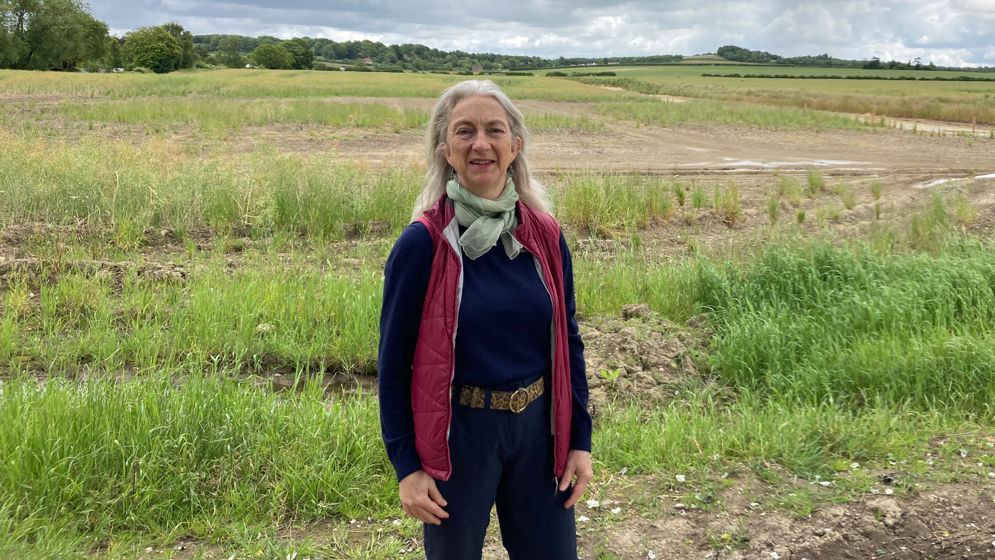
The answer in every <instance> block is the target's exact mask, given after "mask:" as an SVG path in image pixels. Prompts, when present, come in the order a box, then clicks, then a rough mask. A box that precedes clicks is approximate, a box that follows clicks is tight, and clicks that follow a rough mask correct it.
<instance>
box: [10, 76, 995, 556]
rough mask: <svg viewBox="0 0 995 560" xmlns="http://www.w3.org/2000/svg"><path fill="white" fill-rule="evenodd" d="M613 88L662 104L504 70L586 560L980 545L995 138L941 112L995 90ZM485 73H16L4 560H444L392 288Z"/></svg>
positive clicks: (993, 301) (993, 266)
mask: <svg viewBox="0 0 995 560" xmlns="http://www.w3.org/2000/svg"><path fill="white" fill-rule="evenodd" d="M577 70H578V71H582V69H577ZM600 70H612V71H617V72H618V76H617V78H632V79H633V80H637V81H638V82H640V83H643V84H645V83H649V84H655V86H659V87H662V88H670V89H665V90H655V89H654V90H652V91H650V90H646V88H645V87H643V86H638V85H637V86H633V85H632V84H631V83H624V84H622V85H623V86H627V88H626V87H622V86H620V85H618V84H619V82H612V81H610V80H611V78H606V79H604V80H601V79H592V80H590V81H589V83H582V82H581V81H577V80H571V79H566V78H548V77H542V76H536V77H511V76H495V77H493V79H494V80H495V81H496V82H497V83H499V84H500V85H502V87H505V89H506V91H508V93H509V94H510V95H511V96H512V97H513V98H514V99H515V102H516V104H517V105H518V106H519V108H520V109H521V110H522V111H523V113H524V114H525V117H526V121H527V123H528V124H529V126H530V127H531V129H532V130H533V133H534V135H533V144H532V146H531V150H532V153H531V159H532V162H533V164H534V166H535V168H536V171H537V175H538V178H539V179H540V180H541V181H543V182H544V183H545V184H546V185H548V186H549V188H550V190H551V192H552V194H553V198H554V201H555V214H556V217H557V218H558V219H559V220H560V223H561V225H562V227H563V229H564V232H565V234H566V238H567V240H568V242H569V245H570V249H571V252H572V255H573V260H574V274H575V282H576V290H577V299H578V301H577V303H578V313H579V317H580V325H581V332H582V334H583V336H584V340H585V345H586V352H585V356H586V360H587V366H588V378H589V383H590V386H591V409H592V414H593V416H594V418H595V433H594V459H595V471H596V477H595V481H594V482H593V484H592V486H591V487H590V489H589V491H588V495H587V496H586V497H585V499H584V501H582V502H581V503H580V504H579V505H578V507H577V515H578V519H579V522H578V534H579V543H580V550H581V554H582V555H583V557H584V558H597V559H600V560H608V559H636V558H647V557H649V553H650V552H652V553H653V554H654V555H655V556H656V557H658V558H675V559H680V560H684V559H692V558H694V559H699V558H704V557H706V555H709V554H711V556H709V557H711V558H729V559H738V558H759V557H773V556H772V553H774V554H777V555H778V556H779V557H781V558H796V559H797V558H808V559H809V560H819V559H830V558H840V557H871V556H875V557H888V558H891V557H894V558H951V559H952V558H965V557H966V558H986V557H989V555H990V552H989V551H990V550H991V547H992V541H993V539H995V537H993V535H995V516H993V515H992V513H991V512H992V511H993V506H995V412H993V410H992V408H991V403H992V402H995V330H993V328H992V325H995V256H993V253H992V251H991V243H992V241H993V239H992V237H993V229H992V228H993V226H995V213H993V210H995V158H993V154H995V132H992V130H993V129H995V122H990V121H987V120H985V119H983V118H977V123H978V124H977V125H976V129H975V130H973V131H972V130H971V126H970V124H966V125H965V121H964V120H963V119H960V118H950V119H938V118H935V115H940V116H942V115H948V113H944V111H947V110H953V109H951V108H954V109H956V110H958V111H960V110H967V109H968V108H977V109H979V110H981V109H986V108H988V107H995V100H991V98H989V97H986V96H987V95H988V92H992V93H993V94H995V84H987V83H969V82H911V81H901V82H899V81H896V82H875V81H857V80H782V81H779V80H761V79H757V80H745V81H744V82H740V81H739V80H736V79H730V78H704V77H701V76H700V74H701V73H733V72H738V73H741V74H745V73H754V72H755V73H789V72H791V73H797V74H802V75H814V74H815V73H817V72H822V71H823V70H820V69H807V68H770V67H753V66H750V67H743V66H728V67H722V68H719V67H708V66H701V67H699V66H669V67H641V68H631V69H629V68H618V67H610V68H601V67H599V68H597V69H596V71H600ZM569 71H570V70H568V72H569ZM826 72H827V73H831V74H834V75H835V74H837V73H838V72H843V70H837V69H830V70H828V71H826ZM924 74H925V73H924ZM928 74H940V73H928ZM944 74H945V73H944ZM983 76H986V77H987V76H989V74H983ZM468 78H469V77H464V76H450V75H439V74H378V73H351V72H343V73H339V72H310V71H307V72H304V71H300V72H290V71H262V70H258V71H255V70H253V71H242V70H226V71H209V72H208V71H205V72H182V73H173V74H168V75H164V76H156V75H133V74H122V75H110V74H100V75H83V74H58V73H29V72H13V71H4V72H0V457H2V458H3V459H4V460H3V461H0V556H2V557H5V558H6V557H11V558H26V559H41V558H46V559H47V558H66V559H70V558H71V559H76V558H80V559H83V558H113V559H143V560H156V559H159V558H174V559H184V560H186V559H207V558H212V559H229V558H231V559H238V558H244V559H249V558H253V559H258V558H267V559H269V558H277V559H281V560H283V559H286V558H297V559H301V558H310V559H319V558H383V559H387V558H390V559H393V558H420V557H423V550H422V548H421V528H420V526H419V525H418V524H417V523H415V522H413V521H412V520H409V519H406V518H404V517H403V512H402V510H401V508H400V504H399V501H398V498H397V484H396V482H395V480H394V473H393V471H392V469H391V467H390V464H389V463H388V461H387V458H386V455H385V453H384V451H383V447H382V443H381V442H380V433H379V423H378V402H377V399H376V378H375V375H376V347H377V338H378V333H377V329H378V321H379V310H380V298H381V290H382V280H383V278H382V270H383V265H384V262H385V260H386V258H387V255H388V254H389V251H390V249H391V247H392V244H393V241H394V239H396V237H397V235H398V234H399V233H400V231H402V230H403V228H404V227H405V226H406V225H407V224H408V222H409V220H410V210H411V205H412V202H413V200H414V197H415V195H416V194H417V192H418V190H419V189H420V187H421V181H422V180H423V177H424V174H425V168H424V161H423V158H424V148H423V145H422V142H423V137H424V126H425V122H426V121H427V119H428V114H429V111H430V110H431V107H432V105H433V104H434V96H436V95H438V93H439V92H440V91H441V90H442V89H444V88H445V87H447V86H448V85H451V84H452V83H455V81H456V80H462V79H468ZM774 82H777V83H776V84H775V83H774ZM781 82H784V83H781ZM612 84H615V85H612ZM641 90H642V91H641ZM659 96H664V97H659ZM803 98H804V99H808V100H810V101H811V100H815V101H814V102H812V103H811V104H806V103H798V102H797V101H798V100H800V99H803ZM840 99H847V100H848V101H847V103H849V104H850V105H852V106H854V107H865V106H873V107H876V108H880V107H884V108H889V107H890V109H889V110H894V111H895V112H896V114H894V115H892V114H889V113H887V111H878V112H876V113H874V114H873V116H870V115H868V114H865V111H861V110H838V111H833V110H829V109H831V108H833V107H836V105H833V103H837V102H839V103H842V101H839V100H840ZM915 99H919V100H925V101H922V103H921V104H915V103H911V102H910V101H909V100H915ZM820 100H821V101H820ZM888 100H892V101H894V103H896V104H894V105H889V104H888V103H891V102H892V101H888ZM819 103H824V104H825V106H822V105H819ZM902 103H906V104H905V105H902ZM910 103H911V104H910ZM868 104H869V105H868ZM850 105H847V107H849V106H850ZM929 107H937V108H938V109H936V110H935V111H933V110H932V109H929V110H927V108H929ZM839 108H841V109H843V108H845V107H843V105H840V106H839ZM816 109H818V110H816ZM900 110H909V111H913V112H914V111H919V110H921V111H922V114H914V115H912V116H908V115H905V114H901V111H900ZM931 111H932V112H931ZM866 113H869V111H868V112H866ZM979 114H982V115H985V114H987V113H979ZM882 116H885V117H887V118H885V119H881V118H880V117H882ZM986 118H987V117H986ZM640 304H645V305H643V306H638V305H640ZM633 306H636V307H633ZM623 308H624V310H623ZM587 500H594V501H592V502H586V501H587ZM585 502H586V503H585ZM295 555H296V556H295ZM506 557H507V556H506V555H505V554H504V552H503V549H502V548H501V546H500V539H499V533H498V531H497V521H496V518H495V519H494V523H493V524H492V526H491V529H490V532H489V533H488V537H487V547H486V549H485V558H488V559H491V560H494V559H499V558H506Z"/></svg>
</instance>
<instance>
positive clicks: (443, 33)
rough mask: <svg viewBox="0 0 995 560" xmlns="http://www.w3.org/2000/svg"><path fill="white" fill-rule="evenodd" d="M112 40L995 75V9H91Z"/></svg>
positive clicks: (940, 4) (599, 3)
mask: <svg viewBox="0 0 995 560" xmlns="http://www.w3.org/2000/svg"><path fill="white" fill-rule="evenodd" d="M91 6H92V8H93V11H94V14H95V15H96V16H97V17H98V18H101V19H103V20H104V21H107V22H108V24H109V25H110V27H111V29H112V30H113V31H115V32H124V31H126V30H128V29H133V28H135V27H140V26H142V25H154V24H158V23H162V22H164V21H168V20H175V21H178V22H180V23H181V24H183V25H184V26H186V27H187V28H188V29H190V30H191V31H193V32H194V33H205V34H206V33H238V34H243V35H261V34H269V35H276V36H281V37H291V36H301V35H309V36H311V37H318V36H323V37H328V38H331V39H335V40H349V39H357V38H371V39H375V40H380V41H383V42H385V43H404V42H413V43H422V44H426V45H429V46H434V47H438V48H443V49H447V50H451V49H460V50H465V51H475V52H483V51H487V52H504V53H508V54H529V55H539V56H543V57H556V56H561V55H562V56H600V55H645V54H698V53H705V52H714V51H715V49H716V48H718V47H720V46H722V45H724V44H738V45H740V46H744V47H747V48H752V49H760V50H767V51H770V52H774V53H778V54H782V55H786V56H794V55H803V54H813V55H814V54H821V53H829V54H831V55H833V56H836V57H840V58H857V59H863V58H870V57H871V56H880V57H882V58H891V57H897V58H899V59H903V60H904V59H908V58H915V57H916V56H920V57H922V58H923V59H924V60H934V61H936V62H937V63H941V64H966V63H970V64H989V65H991V64H995V31H993V30H995V25H993V23H995V0H873V1H871V0H865V1H845V0H825V1H822V2H802V3H798V2H791V1H787V0H775V1H772V2H742V1H713V0H698V1H692V0H670V1H658V2H650V1H640V0H635V1H630V2H623V1H617V0H505V1H502V2H494V1H493V0H490V1H486V2H482V1H479V0H467V1H458V0H421V1H419V2H410V1H403V0H374V1H360V0H336V1H333V2H314V1H309V0H225V1H210V0H207V1H197V0H142V1H140V2H135V1H134V0H92V2H91Z"/></svg>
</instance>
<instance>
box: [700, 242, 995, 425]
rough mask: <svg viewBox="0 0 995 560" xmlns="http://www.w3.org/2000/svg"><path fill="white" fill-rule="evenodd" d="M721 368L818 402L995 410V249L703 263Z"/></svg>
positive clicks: (750, 382)
mask: <svg viewBox="0 0 995 560" xmlns="http://www.w3.org/2000/svg"><path fill="white" fill-rule="evenodd" d="M699 270H700V271H701V272H702V274H701V276H700V278H699V290H700V292H699V293H700V294H701V298H700V300H699V301H698V304H699V305H700V306H701V308H702V309H705V310H708V311H710V312H711V313H712V314H713V316H714V319H715V324H716V328H717V330H718V333H719V334H718V336H716V338H715V339H714V340H713V341H712V345H711V349H710V359H711V364H712V366H713V367H714V368H715V370H716V372H717V373H719V374H720V375H721V376H722V378H723V380H724V381H726V382H727V383H729V384H731V385H732V386H735V387H739V388H740V389H741V390H744V391H752V392H757V393H760V394H763V395H766V396H768V397H769V398H772V399H776V400H782V401H795V402H798V403H803V404H805V405H809V406H817V405H820V404H824V403H834V404H835V405H837V406H843V407H848V408H854V409H860V408H872V407H880V406H911V407H913V408H915V409H917V410H923V411H926V410H934V411H958V412H961V413H968V414H974V415H979V416H981V417H984V418H986V419H990V418H992V417H993V415H992V413H993V411H992V408H991V403H992V402H993V398H995V351H993V348H995V346H993V342H995V336H993V330H992V325H993V324H995V257H993V256H992V254H991V252H990V251H989V250H988V249H987V248H986V247H984V246H981V245H977V244H972V243H964V244H961V245H953V246H951V247H950V249H949V250H948V251H945V252H941V253H939V254H920V255H911V256H896V255H881V254H880V253H878V252H874V251H868V250H860V249H838V248H833V247H831V246H826V245H815V246H813V247H810V248H807V249H803V250H799V251H788V250H786V249H782V248H771V249H769V250H767V251H766V252H765V253H764V254H763V255H762V257H761V258H760V259H758V260H757V261H756V262H754V263H751V264H749V265H748V266H746V267H745V268H744V267H737V266H733V265H723V266H719V265H714V266H711V267H702V268H700V269H699Z"/></svg>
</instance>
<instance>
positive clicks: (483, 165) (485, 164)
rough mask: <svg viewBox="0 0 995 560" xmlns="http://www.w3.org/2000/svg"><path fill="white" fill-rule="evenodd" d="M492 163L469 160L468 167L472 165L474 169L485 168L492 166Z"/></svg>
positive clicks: (490, 161) (483, 160)
mask: <svg viewBox="0 0 995 560" xmlns="http://www.w3.org/2000/svg"><path fill="white" fill-rule="evenodd" d="M494 163H495V162H494V160H493V159H471V160H470V165H472V166H474V167H487V166H489V165H492V164H494Z"/></svg>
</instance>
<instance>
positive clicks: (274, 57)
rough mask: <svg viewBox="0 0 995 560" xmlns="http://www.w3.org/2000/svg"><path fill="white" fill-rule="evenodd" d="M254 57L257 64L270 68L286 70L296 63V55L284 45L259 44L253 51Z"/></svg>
mask: <svg viewBox="0 0 995 560" xmlns="http://www.w3.org/2000/svg"><path fill="white" fill-rule="evenodd" d="M252 58H253V59H255V61H256V64H258V65H259V66H262V67H263V68H269V69H270V70H285V69H288V68H291V67H292V66H293V64H294V57H293V56H291V54H290V53H289V52H287V49H285V48H284V47H283V45H259V46H258V47H256V50H254V51H252Z"/></svg>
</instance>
